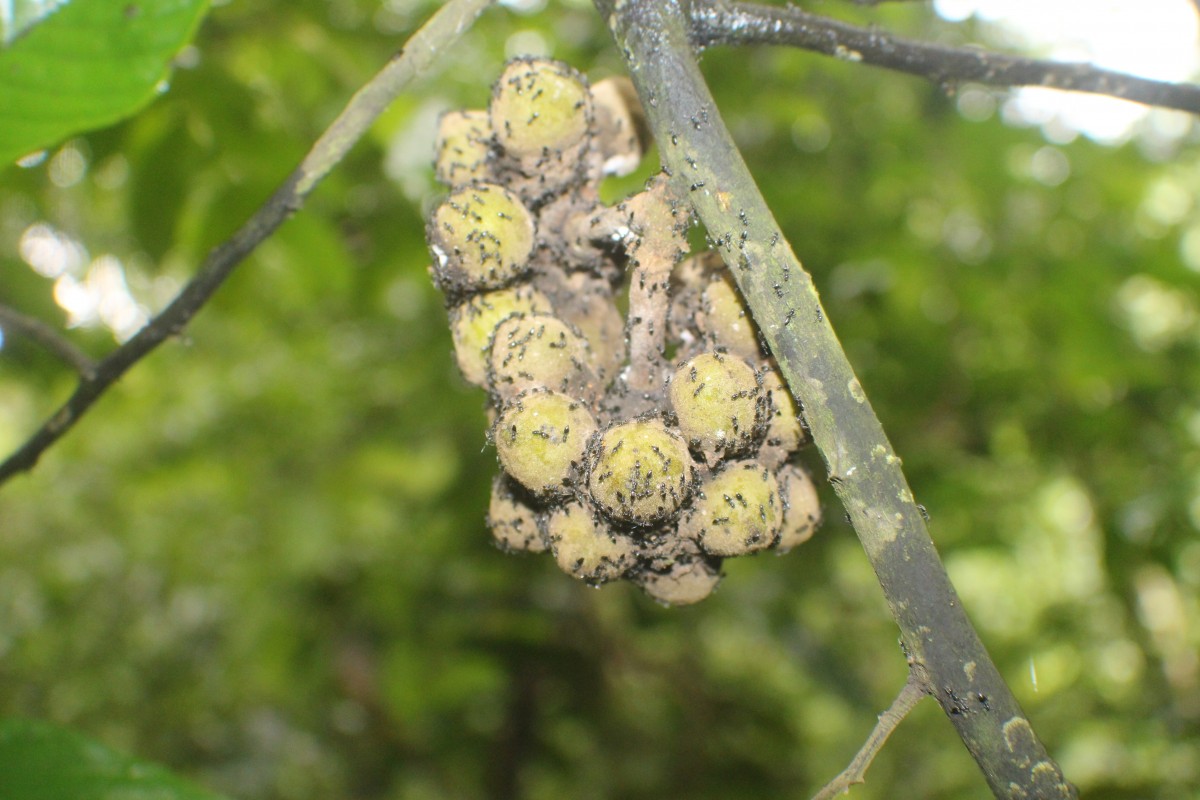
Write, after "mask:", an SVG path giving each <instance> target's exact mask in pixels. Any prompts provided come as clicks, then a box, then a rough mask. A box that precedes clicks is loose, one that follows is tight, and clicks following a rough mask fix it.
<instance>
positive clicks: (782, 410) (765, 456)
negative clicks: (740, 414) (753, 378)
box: [758, 364, 807, 469]
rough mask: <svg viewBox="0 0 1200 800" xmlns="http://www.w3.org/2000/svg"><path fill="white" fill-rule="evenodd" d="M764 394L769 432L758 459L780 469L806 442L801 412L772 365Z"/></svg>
mask: <svg viewBox="0 0 1200 800" xmlns="http://www.w3.org/2000/svg"><path fill="white" fill-rule="evenodd" d="M762 392H763V396H764V397H765V398H766V401H767V403H766V405H767V433H766V436H764V437H763V443H762V447H761V448H759V451H758V460H759V461H761V462H762V463H763V464H764V465H765V466H767V467H769V468H771V469H777V468H778V467H779V466H781V465H782V464H783V463H784V462H785V461H786V460H787V458H788V456H790V455H791V454H792V453H794V452H796V451H797V450H799V449H800V446H801V445H803V444H804V443H805V441H806V438H807V437H806V435H805V432H804V427H803V426H802V425H801V424H800V409H799V408H798V407H797V406H796V400H795V399H794V398H793V397H792V393H791V392H789V391H788V388H787V386H786V385H785V384H784V382H783V376H781V375H780V374H779V368H778V367H776V366H774V365H773V364H772V365H771V366H770V368H769V369H767V370H766V371H765V372H763V376H762Z"/></svg>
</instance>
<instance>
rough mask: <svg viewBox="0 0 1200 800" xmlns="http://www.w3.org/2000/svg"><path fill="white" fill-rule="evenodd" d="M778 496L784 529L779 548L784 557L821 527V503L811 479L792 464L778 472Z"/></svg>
mask: <svg viewBox="0 0 1200 800" xmlns="http://www.w3.org/2000/svg"><path fill="white" fill-rule="evenodd" d="M779 494H780V496H781V497H782V498H783V525H782V526H781V531H780V535H779V545H778V547H779V551H780V552H781V553H786V552H787V551H788V550H791V549H792V548H793V547H796V546H797V545H801V544H804V543H805V542H807V541H808V540H809V539H811V538H812V536H813V534H814V533H816V530H817V526H819V525H820V524H821V499H820V497H818V496H817V487H816V484H814V483H813V479H812V476H811V475H809V474H808V472H807V471H806V470H805V469H803V468H802V467H798V466H796V465H794V464H788V465H787V466H785V467H783V469H781V470H779Z"/></svg>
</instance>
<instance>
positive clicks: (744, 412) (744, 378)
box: [668, 353, 763, 463]
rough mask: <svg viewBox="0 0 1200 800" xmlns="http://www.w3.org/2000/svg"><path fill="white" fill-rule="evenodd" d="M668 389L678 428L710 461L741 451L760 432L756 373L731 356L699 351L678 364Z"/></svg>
mask: <svg viewBox="0 0 1200 800" xmlns="http://www.w3.org/2000/svg"><path fill="white" fill-rule="evenodd" d="M668 392H669V394H670V397H671V408H672V409H673V410H674V411H675V415H676V416H677V417H678V418H679V429H680V431H682V433H683V435H684V436H685V437H686V438H687V440H688V443H689V444H690V445H691V446H692V447H695V448H697V449H698V450H700V451H701V452H703V453H704V454H705V457H706V458H707V459H708V460H709V462H710V463H712V461H713V460H714V459H715V458H717V457H720V456H725V455H732V454H737V453H741V452H744V451H745V450H746V449H747V448H748V447H749V446H750V445H751V444H752V443H753V442H754V440H755V438H756V437H757V435H758V434H759V432H760V427H761V423H762V416H763V412H762V402H761V401H762V397H761V395H760V393H759V386H758V375H757V374H756V373H755V372H754V369H753V368H752V367H751V366H750V365H749V364H747V363H746V362H745V361H743V360H742V359H740V358H738V357H736V356H731V355H724V354H721V353H701V354H700V355H698V356H696V357H695V358H692V359H690V360H688V361H686V362H684V363H683V364H682V365H680V367H679V369H678V370H677V371H676V372H675V375H674V376H672V378H671V382H670V385H669V387H668Z"/></svg>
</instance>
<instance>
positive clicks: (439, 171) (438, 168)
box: [433, 110, 492, 187]
mask: <svg viewBox="0 0 1200 800" xmlns="http://www.w3.org/2000/svg"><path fill="white" fill-rule="evenodd" d="M491 137H492V126H491V123H489V122H488V113H487V112H486V111H481V110H479V111H447V112H446V113H445V114H442V117H441V119H439V120H438V133H437V141H436V143H435V144H434V150H435V152H436V153H437V156H436V158H435V160H434V164H433V170H434V174H435V175H436V176H437V179H438V180H439V181H440V182H441V183H444V184H446V185H447V186H455V187H457V186H464V185H466V184H469V183H477V182H480V181H486V180H487V177H488V155H489V153H490V151H491V147H490V145H489V144H488V141H489V140H490V139H491Z"/></svg>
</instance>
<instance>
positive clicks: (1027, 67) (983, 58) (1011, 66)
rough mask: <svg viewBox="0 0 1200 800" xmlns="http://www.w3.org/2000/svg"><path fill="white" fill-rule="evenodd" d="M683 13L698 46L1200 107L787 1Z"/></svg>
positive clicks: (717, 0) (1196, 99) (1190, 100)
mask: <svg viewBox="0 0 1200 800" xmlns="http://www.w3.org/2000/svg"><path fill="white" fill-rule="evenodd" d="M1196 2H1200V0H1196ZM690 13H691V19H692V33H693V37H692V41H693V43H695V44H697V45H699V46H702V47H704V46H708V45H750V44H777V45H788V46H791V47H800V48H803V49H805V50H813V51H815V52H818V53H824V54H825V55H827V56H834V57H835V58H840V59H843V60H845V61H861V62H863V63H864V64H874V65H875V66H879V67H886V68H887V69H893V70H898V71H900V72H906V73H908V74H910V75H918V76H920V77H923V78H928V79H929V80H931V81H934V82H935V83H938V84H940V85H943V86H953V85H955V84H959V83H965V82H968V81H970V82H975V83H983V84H987V85H989V86H1043V87H1046V88H1051V89H1064V90H1069V91H1074V92H1090V93H1092V94H1103V95H1109V96H1111V97H1119V98H1122V99H1124V100H1132V101H1134V102H1137V103H1143V104H1145V105H1149V106H1161V107H1163V108H1174V109H1178V110H1180V111H1187V112H1190V113H1193V114H1195V113H1200V86H1195V85H1192V84H1186V83H1166V82H1163V81H1152V80H1148V79H1146V78H1138V77H1136V76H1133V75H1127V74H1125V73H1122V72H1113V71H1111V70H1106V69H1100V68H1098V67H1093V66H1091V65H1090V64H1080V63H1061V62H1057V61H1044V60H1039V59H1033V58H1018V57H1016V56H1008V55H1002V54H999V53H992V52H989V51H987V50H981V49H975V48H966V47H947V46H945V45H939V44H930V43H928V42H920V41H916V40H914V39H903V38H900V37H896V36H892V35H891V34H889V33H886V32H884V31H881V30H879V29H877V28H860V27H858V26H856V25H850V24H848V23H845V22H841V21H839V20H834V19H829V18H827V17H822V16H818V15H816V14H810V13H807V12H805V11H801V10H800V9H798V8H795V7H794V6H766V5H758V4H756V3H726V2H722V0H694V1H693V2H692V4H691V6H690Z"/></svg>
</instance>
